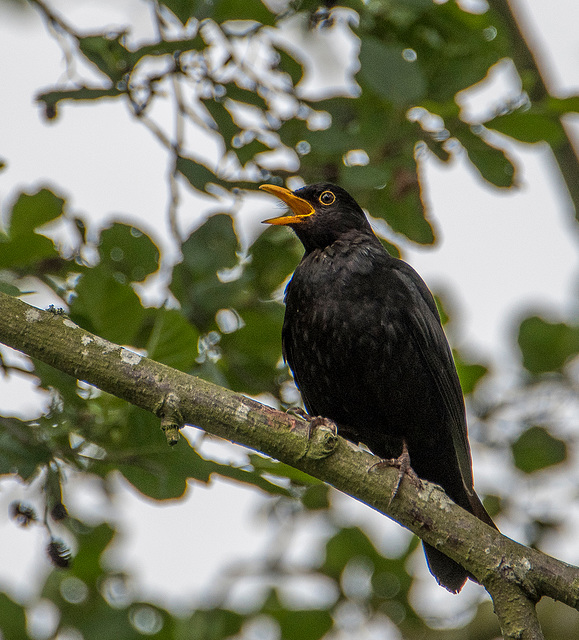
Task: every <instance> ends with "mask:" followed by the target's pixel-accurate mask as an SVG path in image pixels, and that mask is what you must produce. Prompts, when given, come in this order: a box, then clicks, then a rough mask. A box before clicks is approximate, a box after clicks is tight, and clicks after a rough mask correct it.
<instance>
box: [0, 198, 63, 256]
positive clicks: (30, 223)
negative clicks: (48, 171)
mask: <svg viewBox="0 0 579 640" xmlns="http://www.w3.org/2000/svg"><path fill="white" fill-rule="evenodd" d="M63 204H64V200H62V198H59V197H57V196H56V195H54V193H52V192H51V191H49V190H48V189H41V190H40V191H38V192H37V193H35V194H27V193H23V194H21V195H20V196H19V197H18V200H17V201H16V202H15V203H14V206H13V207H12V211H11V213H10V216H9V228H8V236H5V235H3V234H2V233H1V232H0V268H2V267H4V268H6V267H10V268H14V267H16V268H18V267H20V268H22V267H30V266H32V265H34V264H35V263H37V262H39V261H41V260H44V259H47V258H60V256H59V254H58V252H57V251H56V249H55V248H54V245H53V243H52V241H51V240H49V239H48V238H45V237H44V236H42V235H40V234H39V233H36V232H35V230H36V229H38V227H41V226H42V225H44V224H46V223H47V222H50V221H52V220H54V219H55V218H57V217H59V216H60V215H61V214H62V208H63Z"/></svg>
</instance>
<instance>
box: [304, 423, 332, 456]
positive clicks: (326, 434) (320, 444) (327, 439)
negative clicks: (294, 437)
mask: <svg viewBox="0 0 579 640" xmlns="http://www.w3.org/2000/svg"><path fill="white" fill-rule="evenodd" d="M307 420H308V429H307V435H308V445H307V448H306V451H305V454H304V457H306V458H314V459H315V460H320V459H322V458H327V457H328V456H329V455H331V454H332V453H333V452H334V449H335V448H336V446H337V444H338V427H337V426H336V423H335V422H332V420H330V419H328V418H324V417H323V416H314V417H313V418H312V417H309V416H308V418H307Z"/></svg>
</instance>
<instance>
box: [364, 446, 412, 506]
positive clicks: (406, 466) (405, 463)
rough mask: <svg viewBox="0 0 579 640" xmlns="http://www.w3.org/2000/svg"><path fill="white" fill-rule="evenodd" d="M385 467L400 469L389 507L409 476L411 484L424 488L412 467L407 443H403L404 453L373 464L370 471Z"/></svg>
mask: <svg viewBox="0 0 579 640" xmlns="http://www.w3.org/2000/svg"><path fill="white" fill-rule="evenodd" d="M384 467H395V468H396V469H398V478H397V479H396V484H395V485H394V488H393V489H392V493H391V495H390V499H389V500H388V507H390V505H391V504H392V501H393V500H394V498H395V497H396V495H397V494H398V489H400V484H401V483H402V478H404V476H407V477H408V479H409V480H410V482H411V483H412V484H413V485H414V486H415V487H416V488H417V489H421V488H422V482H421V481H420V478H419V477H418V476H417V475H416V472H415V471H414V469H413V468H412V466H411V465H410V455H409V453H408V446H407V444H406V441H403V443H402V453H401V454H400V455H399V456H398V457H397V458H390V459H387V460H380V462H377V463H376V464H373V465H372V466H371V467H370V469H368V471H373V470H374V469H382V468H384Z"/></svg>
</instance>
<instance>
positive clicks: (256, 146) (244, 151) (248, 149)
mask: <svg viewBox="0 0 579 640" xmlns="http://www.w3.org/2000/svg"><path fill="white" fill-rule="evenodd" d="M233 151H234V152H235V155H236V156H237V158H238V160H239V162H240V164H241V165H242V166H243V165H245V164H246V163H247V162H249V161H250V160H255V156H256V155H257V154H258V153H262V152H264V151H271V149H270V148H269V147H268V146H267V145H265V144H263V142H260V141H259V140H257V139H255V140H252V141H251V142H249V143H248V144H244V145H243V146H242V147H234V149H233Z"/></svg>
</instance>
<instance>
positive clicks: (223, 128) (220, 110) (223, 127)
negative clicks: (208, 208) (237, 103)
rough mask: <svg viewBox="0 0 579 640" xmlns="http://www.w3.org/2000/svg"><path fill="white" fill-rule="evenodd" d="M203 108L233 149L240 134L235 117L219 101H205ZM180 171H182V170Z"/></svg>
mask: <svg viewBox="0 0 579 640" xmlns="http://www.w3.org/2000/svg"><path fill="white" fill-rule="evenodd" d="M203 106H204V107H205V108H206V109H207V111H209V113H210V114H211V117H212V118H213V120H214V121H215V126H216V127H217V129H216V131H217V132H218V133H219V135H221V137H222V138H223V140H224V141H225V144H226V145H227V147H228V148H229V147H231V140H232V139H233V136H235V135H236V134H238V133H239V127H238V126H237V125H236V124H235V121H234V120H233V116H232V115H231V113H230V112H229V110H228V109H227V108H226V106H225V104H224V103H223V102H222V101H219V100H212V99H207V100H203ZM179 170H180V171H181V169H179ZM203 188H205V187H203Z"/></svg>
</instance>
